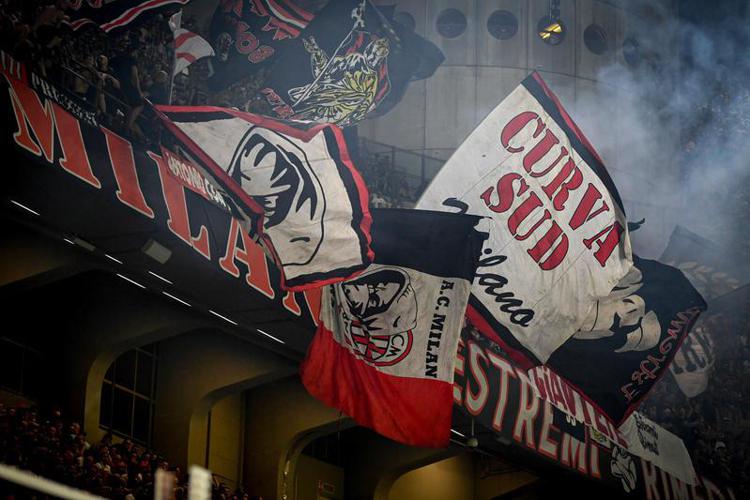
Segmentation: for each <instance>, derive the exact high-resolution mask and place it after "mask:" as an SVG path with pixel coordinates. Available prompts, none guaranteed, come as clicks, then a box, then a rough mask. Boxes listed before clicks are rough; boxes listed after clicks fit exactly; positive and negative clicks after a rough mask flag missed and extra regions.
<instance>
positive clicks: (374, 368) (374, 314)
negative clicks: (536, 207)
mask: <svg viewBox="0 0 750 500" xmlns="http://www.w3.org/2000/svg"><path fill="white" fill-rule="evenodd" d="M477 220H478V218H477V217H471V216H466V215H457V214H446V213H440V212H431V211H423V210H397V209H393V210H387V209H384V210H373V231H372V235H373V248H374V250H375V263H374V264H372V265H371V266H370V267H369V268H367V269H366V270H365V272H364V273H362V274H361V275H360V276H358V277H356V278H354V279H352V280H349V281H345V282H343V283H338V284H336V285H332V286H329V287H326V288H325V290H324V292H323V298H322V302H321V304H322V305H321V313H320V324H319V326H318V331H317V333H316V335H315V338H314V339H313V342H312V344H311V345H310V348H309V350H308V353H307V357H306V358H305V361H304V362H303V364H302V367H301V375H302V382H303V383H304V384H305V387H306V388H307V390H308V391H309V392H310V394H312V395H313V396H315V397H316V398H318V399H320V400H321V401H323V402H324V403H326V404H327V405H329V406H333V407H336V408H339V409H340V410H342V411H343V412H344V413H346V414H347V415H350V416H351V417H353V418H354V420H356V421H357V422H358V423H360V424H361V425H364V426H366V427H370V428H372V429H374V430H375V431H377V432H379V433H380V434H382V435H384V436H386V437H389V438H391V439H394V440H396V441H400V442H402V443H406V444H410V445H415V446H431V447H442V446H447V444H448V440H449V435H450V425H451V412H452V406H453V404H452V390H453V389H452V383H453V370H454V363H455V358H456V349H457V346H458V340H459V337H460V333H461V327H462V325H463V321H464V313H465V311H466V303H467V300H468V298H469V290H470V287H471V280H472V277H473V276H474V271H475V269H476V260H477V257H478V255H479V249H480V248H481V238H480V236H481V234H480V233H478V232H476V231H475V230H474V225H475V224H476V222H477Z"/></svg>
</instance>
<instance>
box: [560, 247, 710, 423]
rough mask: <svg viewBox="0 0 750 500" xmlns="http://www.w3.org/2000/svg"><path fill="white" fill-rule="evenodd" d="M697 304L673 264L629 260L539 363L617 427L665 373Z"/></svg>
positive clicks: (698, 309)
mask: <svg viewBox="0 0 750 500" xmlns="http://www.w3.org/2000/svg"><path fill="white" fill-rule="evenodd" d="M705 309H706V302H705V301H704V300H703V297H701V295H700V294H699V293H698V292H697V291H696V290H695V288H693V286H692V285H691V284H690V282H689V281H688V280H687V278H685V276H684V275H683V274H682V273H681V272H680V271H679V270H678V269H675V268H673V267H670V266H666V265H664V264H661V263H659V262H656V261H653V260H647V259H640V258H638V257H636V258H635V262H634V265H633V267H632V268H631V270H630V272H628V274H627V275H626V276H625V277H624V278H623V279H622V280H620V282H619V283H618V284H617V286H615V287H614V288H613V289H612V293H610V294H609V295H608V296H607V297H604V298H602V299H600V300H599V301H597V303H596V304H595V306H594V308H593V309H592V310H591V311H590V312H589V314H588V315H587V317H586V320H585V321H584V323H583V324H582V325H581V328H580V329H579V330H578V331H577V332H576V333H575V335H573V337H572V338H571V339H570V340H568V341H567V342H565V343H564V344H563V345H562V347H560V348H559V349H558V350H557V351H555V353H554V354H553V355H552V356H551V357H550V358H549V360H548V361H547V366H549V367H550V368H551V369H552V370H554V371H555V372H556V373H557V374H558V375H560V376H562V377H564V378H565V379H567V380H568V381H569V382H570V383H571V384H572V385H573V386H574V387H576V388H577V389H578V390H579V391H580V392H581V393H582V394H583V395H584V396H585V397H586V398H588V399H589V401H591V402H592V403H593V404H594V405H595V406H596V407H597V408H599V409H600V411H602V412H603V413H604V414H605V415H607V416H608V417H609V418H610V419H611V420H612V421H613V422H615V423H617V424H619V423H621V422H622V421H624V420H625V419H626V418H627V417H628V415H630V414H631V413H632V412H633V411H634V410H635V409H636V408H637V407H638V405H639V404H640V403H641V401H642V400H643V398H645V397H646V394H648V392H649V391H650V390H651V388H652V387H653V386H654V384H656V382H657V381H658V380H659V379H660V378H661V377H662V376H663V375H664V374H666V372H667V369H668V367H669V365H670V364H671V362H672V359H673V358H674V357H675V354H676V353H677V351H678V350H679V348H680V346H681V345H682V342H683V341H684V340H685V337H686V336H687V334H688V332H689V331H690V329H691V328H692V326H693V324H694V323H695V321H696V320H697V319H698V315H700V313H701V311H704V310H705Z"/></svg>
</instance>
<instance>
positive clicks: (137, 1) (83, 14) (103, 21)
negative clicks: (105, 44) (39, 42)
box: [66, 0, 190, 33]
mask: <svg viewBox="0 0 750 500" xmlns="http://www.w3.org/2000/svg"><path fill="white" fill-rule="evenodd" d="M189 1H190V0H109V1H107V0H77V1H71V2H68V6H67V10H66V13H67V14H68V15H69V17H70V21H69V24H70V27H71V28H72V29H73V30H74V31H75V30H78V29H80V28H82V27H84V26H98V27H99V28H100V29H101V30H102V31H104V32H107V33H109V32H110V31H114V30H117V29H120V28H125V27H128V26H129V25H131V24H132V23H135V22H142V21H143V20H145V19H147V18H149V17H153V16H155V15H157V14H162V13H164V11H166V10H169V9H171V8H173V7H175V6H179V5H185V4H187V3H188V2H189Z"/></svg>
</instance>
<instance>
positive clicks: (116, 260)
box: [104, 253, 122, 264]
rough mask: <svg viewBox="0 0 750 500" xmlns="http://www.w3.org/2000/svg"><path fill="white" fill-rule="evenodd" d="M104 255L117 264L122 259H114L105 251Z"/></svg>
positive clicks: (120, 262)
mask: <svg viewBox="0 0 750 500" xmlns="http://www.w3.org/2000/svg"><path fill="white" fill-rule="evenodd" d="M104 256H105V257H106V258H108V259H109V260H111V261H113V262H117V263H118V264H122V261H121V260H120V259H116V258H114V257H112V256H111V255H110V254H108V253H105V254H104Z"/></svg>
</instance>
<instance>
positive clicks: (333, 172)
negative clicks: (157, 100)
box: [157, 106, 373, 291]
mask: <svg viewBox="0 0 750 500" xmlns="http://www.w3.org/2000/svg"><path fill="white" fill-rule="evenodd" d="M157 110H158V112H159V115H160V118H161V119H162V122H163V123H164V124H165V126H166V129H167V130H168V131H169V134H166V133H165V134H163V135H162V142H163V143H164V144H165V146H166V149H167V150H171V151H172V152H173V153H178V154H179V156H181V158H180V157H175V158H173V160H174V161H187V162H190V163H192V164H194V165H195V166H196V167H197V168H199V169H200V170H201V171H202V172H203V175H205V178H206V179H207V181H208V182H210V183H211V185H212V186H213V188H214V191H215V192H216V193H219V197H220V198H221V199H222V200H226V205H227V206H228V207H229V209H230V211H231V212H232V215H233V216H234V217H235V218H237V219H238V220H239V221H240V222H241V223H242V225H243V227H244V229H245V230H246V231H247V233H249V234H250V235H251V236H252V237H253V238H255V239H257V240H259V242H260V243H261V245H262V246H263V247H264V249H265V250H266V251H267V253H268V254H269V255H270V256H271V257H272V258H273V260H274V261H275V262H276V264H277V265H278V267H279V269H280V270H281V272H282V287H284V288H285V289H287V290H294V291H301V290H304V289H308V288H314V287H318V286H321V285H324V284H328V283H332V282H336V281H341V280H343V279H346V278H349V277H351V276H352V275H354V274H356V273H357V272H359V271H361V270H362V269H364V268H365V267H367V266H368V265H369V264H370V263H371V262H372V258H373V255H372V250H371V248H370V212H369V207H368V192H367V188H366V187H365V184H364V182H363V181H362V178H361V176H360V174H359V172H358V171H357V170H356V168H355V167H354V165H353V164H352V161H351V158H350V155H349V151H348V149H347V146H346V142H345V141H344V137H343V133H342V131H341V129H339V128H338V127H336V126H334V125H320V124H314V123H302V122H283V121H279V120H274V119H272V118H268V117H264V116H260V115H254V114H251V113H244V112H240V111H235V110H232V109H224V108H214V107H205V106H204V107H178V106H157ZM168 161H169V160H168Z"/></svg>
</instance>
